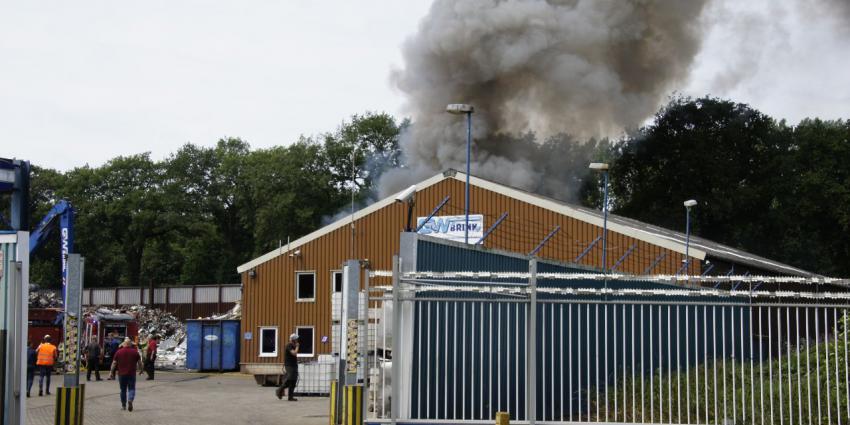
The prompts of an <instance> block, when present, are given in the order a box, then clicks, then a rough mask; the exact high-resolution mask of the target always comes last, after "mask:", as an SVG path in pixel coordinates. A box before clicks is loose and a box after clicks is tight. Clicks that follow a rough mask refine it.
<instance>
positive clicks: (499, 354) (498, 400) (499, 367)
mask: <svg viewBox="0 0 850 425" xmlns="http://www.w3.org/2000/svg"><path fill="white" fill-rule="evenodd" d="M496 306H497V307H498V308H497V312H496V318H497V319H498V322H497V324H496V370H495V373H496V391H498V392H497V393H496V410H495V411H496V412H501V411H502V303H497V304H496ZM490 410H493V409H490Z"/></svg>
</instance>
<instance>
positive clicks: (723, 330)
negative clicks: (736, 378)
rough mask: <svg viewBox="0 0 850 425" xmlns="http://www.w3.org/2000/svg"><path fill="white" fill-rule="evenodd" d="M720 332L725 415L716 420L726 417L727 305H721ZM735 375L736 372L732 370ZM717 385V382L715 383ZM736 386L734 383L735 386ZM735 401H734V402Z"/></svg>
mask: <svg viewBox="0 0 850 425" xmlns="http://www.w3.org/2000/svg"><path fill="white" fill-rule="evenodd" d="M720 334H721V340H720V342H721V352H720V358H721V359H723V370H722V373H723V416H722V417H715V418H714V420H715V421H722V420H724V419H726V307H721V310H720ZM732 374H733V375H734V374H735V372H732ZM714 385H715V387H716V385H717V382H716V381H715V383H714ZM732 388H734V385H733V387H732ZM733 403H734V402H733Z"/></svg>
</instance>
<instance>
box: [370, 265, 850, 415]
mask: <svg viewBox="0 0 850 425" xmlns="http://www.w3.org/2000/svg"><path fill="white" fill-rule="evenodd" d="M695 280H699V281H700V282H694V281H695ZM707 282H717V285H718V286H723V287H727V288H728V289H709V288H705V284H706V283H707ZM670 283H675V285H671V284H670ZM694 283H701V284H702V285H703V286H697V285H694ZM811 283H812V282H811V281H809V280H806V279H796V278H765V277H761V278H758V277H756V278H754V277H737V278H735V277H727V278H694V277H685V276H681V277H676V276H666V277H635V276H622V275H598V274H586V273H585V274H576V273H538V272H537V263H536V261H535V260H531V261H530V262H529V270H528V272H523V273H515V272H505V273H490V272H421V271H416V272H400V271H398V268H397V269H396V272H395V273H393V285H392V286H375V287H371V288H370V292H371V293H370V297H369V300H370V301H369V302H370V315H374V316H378V317H386V316H387V315H389V320H383V321H378V323H383V324H384V325H383V326H385V327H386V326H387V324H389V327H390V329H389V330H387V329H386V328H385V329H383V330H381V329H380V328H370V331H369V334H370V339H369V343H370V344H372V345H371V346H370V349H369V350H368V351H369V353H370V356H369V358H368V359H367V361H368V362H369V363H368V364H369V370H370V373H369V382H368V396H367V398H368V399H367V417H366V420H367V421H368V422H392V421H397V422H410V421H412V422H427V423H464V422H466V423H492V422H493V420H494V419H495V415H496V413H497V412H508V413H509V414H510V418H511V420H512V421H513V422H516V423H565V422H609V423H610V422H614V423H688V424H691V423H693V424H702V423H743V424H753V425H755V424H765V423H766V424H785V423H788V424H797V423H806V424H833V423H835V424H840V423H848V424H850V371H848V364H847V362H848V344H847V342H848V341H847V340H848V335H847V325H848V324H850V317H848V310H850V294H848V293H847V292H843V288H842V287H839V286H836V285H845V284H846V282H844V281H834V282H832V286H829V287H819V288H817V291H815V289H816V288H814V287H813V286H811ZM821 283H822V282H821ZM762 284H764V286H762V287H763V288H771V289H764V290H759V285H762ZM783 284H784V285H786V287H787V286H789V285H794V286H795V289H796V290H794V291H780V290H778V289H777V288H778V287H779V286H781V285H783ZM825 289H826V291H824V290H825ZM390 306H396V308H392V307H390ZM370 317H371V316H370ZM393 328H395V332H394V331H393ZM396 335H397V336H398V337H394V336H396ZM381 338H383V340H381ZM387 338H389V342H387ZM388 344H389V346H391V347H392V351H391V353H392V354H391V355H389V354H386V353H387V351H386V348H387V347H388ZM381 348H383V350H382V349H381Z"/></svg>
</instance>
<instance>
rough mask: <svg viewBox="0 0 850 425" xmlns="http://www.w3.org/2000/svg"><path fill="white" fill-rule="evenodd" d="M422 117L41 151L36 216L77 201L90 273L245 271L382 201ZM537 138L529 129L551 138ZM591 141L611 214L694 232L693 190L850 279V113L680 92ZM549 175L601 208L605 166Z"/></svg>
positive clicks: (756, 249) (54, 279)
mask: <svg viewBox="0 0 850 425" xmlns="http://www.w3.org/2000/svg"><path fill="white" fill-rule="evenodd" d="M409 125H415V123H413V124H411V123H410V122H409V121H408V120H398V119H396V118H394V117H392V116H390V115H388V114H384V113H365V114H361V115H354V116H353V117H351V118H350V119H349V120H348V121H346V122H344V123H343V124H342V125H340V126H339V128H337V129H335V130H334V131H331V132H328V133H325V134H320V135H318V136H313V137H302V138H300V139H299V140H298V141H296V142H295V143H293V144H291V145H288V146H276V147H272V148H266V149H251V147H250V145H249V144H248V143H247V142H246V141H244V140H241V139H239V138H226V139H222V140H219V141H218V142H217V143H216V144H215V146H213V147H205V146H199V145H195V144H186V145H184V146H182V147H181V148H180V149H178V150H177V151H176V152H174V153H172V154H171V155H169V156H168V157H166V158H165V159H163V160H154V159H152V158H151V155H150V154H149V153H142V154H138V155H132V156H125V157H117V158H114V159H112V160H110V161H108V162H107V163H105V164H103V165H100V166H96V167H91V166H84V167H78V168H74V169H71V170H68V171H64V172H60V171H57V170H52V169H48V168H42V167H38V164H37V163H36V164H34V165H35V167H34V171H33V175H32V188H31V209H30V210H31V215H32V217H31V222H32V223H37V222H38V221H39V220H40V218H41V217H42V216H43V215H44V214H45V213H46V212H47V211H48V210H49V208H50V207H51V206H52V205H53V204H54V203H55V202H56V201H58V200H59V199H61V198H66V199H69V200H70V201H71V202H72V203H73V205H74V207H75V208H76V209H77V212H78V215H77V222H76V251H77V252H80V253H83V254H84V256H85V257H86V282H87V286H112V285H127V286H139V285H147V284H149V283H150V282H154V283H156V284H202V283H232V282H237V281H238V276H237V274H236V266H238V265H239V264H242V263H244V262H246V261H248V260H250V259H251V258H254V257H256V256H257V255H259V254H262V253H264V252H267V251H269V250H270V249H273V248H275V247H277V246H279V245H280V244H283V243H286V241H287V239H288V238H290V239H295V238H298V237H300V236H303V235H304V234H307V233H309V232H311V231H313V230H315V229H316V228H318V227H320V226H321V225H322V224H324V223H325V222H326V221H327V220H328V219H329V217H332V216H333V215H334V214H336V213H338V212H339V211H341V210H342V209H344V208H346V206H347V205H349V203H350V202H351V196H352V193H353V194H354V197H355V201H356V202H358V203H363V202H366V200H368V199H371V197H372V196H373V191H374V189H375V184H376V181H377V179H378V177H379V176H380V175H381V173H382V172H384V171H386V170H387V169H390V168H396V167H404V166H405V165H404V161H403V158H402V156H401V153H400V151H399V144H398V139H399V136H400V134H401V133H402V131H403V130H404V128H405V127H406V126H409ZM505 137H510V136H505ZM563 139H564V140H569V141H570V143H575V142H574V141H573V140H574V139H572V138H570V137H564V138H563ZM529 140H535V137H534V136H533V135H529V134H524V135H521V136H517V140H516V142H517V143H523V144H524V145H525V148H526V149H527V148H528V146H539V149H541V150H543V149H552V146H550V145H551V143H538V144H534V143H529ZM504 143H509V141H508V142H504ZM565 143H566V142H565ZM585 144H592V145H593V149H572V148H570V149H566V151H572V152H579V151H581V152H585V153H587V155H590V156H591V157H589V158H587V159H588V160H591V159H592V160H597V161H607V162H609V163H610V164H611V170H610V185H611V186H610V189H611V191H610V206H611V207H612V212H613V213H616V214H620V215H623V216H626V217H630V218H634V219H637V220H641V221H645V222H647V223H651V224H655V225H659V226H663V227H667V228H670V229H675V230H684V207H683V206H682V202H683V201H684V200H686V199H691V198H693V199H696V200H697V201H698V202H699V205H698V206H697V207H695V208H694V209H693V210H692V228H691V230H692V232H693V234H695V235H698V236H701V237H704V238H707V239H710V240H714V241H716V242H720V243H724V244H728V245H731V246H733V247H737V248H740V249H743V250H746V251H749V252H752V253H755V254H758V255H761V256H764V257H767V258H771V259H774V260H777V261H781V262H784V263H788V264H791V265H794V266H797V267H800V268H803V269H807V270H810V271H814V272H817V273H821V274H826V275H840V276H850V261H847V258H850V122H848V121H846V120H833V121H824V120H819V119H807V120H804V121H802V122H800V123H798V124H796V125H789V124H788V123H786V122H784V121H780V120H775V119H773V118H771V117H769V116H767V115H765V114H763V113H761V112H759V111H757V110H755V109H753V108H751V107H750V106H748V105H745V104H740V103H735V102H732V101H729V100H724V99H716V98H710V97H703V98H698V99H692V98H687V97H675V98H673V99H671V100H670V101H669V103H668V104H667V105H665V106H664V107H663V108H661V109H660V110H659V111H658V112H657V114H656V116H655V117H654V119H653V120H652V122H651V123H650V124H648V125H646V126H644V127H642V128H640V129H637V130H635V131H633V132H630V133H629V134H627V135H626V136H624V137H622V138H621V139H619V140H616V141H610V142H609V141H605V142H604V143H600V142H599V141H596V140H591V141H587V142H585ZM565 161H566V162H565V163H567V162H568V163H571V166H570V168H575V167H576V165H575V163H576V162H582V161H575V158H565ZM551 172H552V173H553V174H556V173H558V174H557V175H558V178H563V179H564V184H565V185H578V186H580V187H581V189H580V190H579V193H580V198H581V199H580V202H581V203H583V204H584V205H586V206H594V207H597V208H599V207H601V199H600V198H601V196H600V191H599V190H598V177H597V176H596V175H594V174H591V173H590V172H589V171H588V170H586V168H585V169H584V170H579V171H570V172H564V170H551ZM561 176H563V177H561ZM361 205H362V204H361ZM3 206H4V208H5V209H6V210H5V211H4V213H5V212H6V211H7V210H8V202H7V201H5V200H4V203H3ZM53 239H54V240H51V241H50V242H49V243H48V244H47V246H45V247H43V248H42V249H40V250H39V251H38V252H37V253H36V254H35V255H34V257H33V259H32V267H31V280H32V281H33V282H36V283H39V284H42V285H43V286H47V287H50V286H56V285H57V284H58V281H59V267H60V266H59V261H58V255H57V253H58V251H59V247H58V240H55V239H57V238H53Z"/></svg>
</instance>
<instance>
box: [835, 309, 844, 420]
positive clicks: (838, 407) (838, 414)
mask: <svg viewBox="0 0 850 425" xmlns="http://www.w3.org/2000/svg"><path fill="white" fill-rule="evenodd" d="M832 324H833V332H832V339H833V345H834V346H835V353H834V354H835V355H834V356H833V357H832V358H833V359H835V417H836V418H838V425H841V396H840V395H839V393H838V389H839V388H840V387H841V384H840V383H839V382H838V308H837V307H833V308H832ZM844 362H845V364H846V362H847V359H845V360H844Z"/></svg>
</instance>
